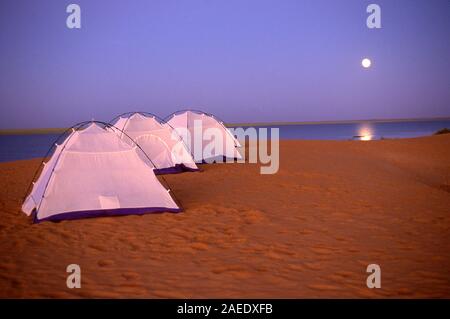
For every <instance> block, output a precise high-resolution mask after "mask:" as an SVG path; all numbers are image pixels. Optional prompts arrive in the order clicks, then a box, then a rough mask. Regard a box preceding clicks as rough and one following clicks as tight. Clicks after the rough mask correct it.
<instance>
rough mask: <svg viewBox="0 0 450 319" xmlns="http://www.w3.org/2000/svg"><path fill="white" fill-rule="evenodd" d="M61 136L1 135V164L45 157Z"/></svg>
mask: <svg viewBox="0 0 450 319" xmlns="http://www.w3.org/2000/svg"><path fill="white" fill-rule="evenodd" d="M58 136H59V134H33V135H0V162H8V161H15V160H20V159H29V158H35V157H41V158H42V157H43V156H45V154H46V153H47V151H48V150H49V149H50V147H51V146H52V145H53V143H54V142H55V141H56V139H57V138H58Z"/></svg>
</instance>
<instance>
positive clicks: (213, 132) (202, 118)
mask: <svg viewBox="0 0 450 319" xmlns="http://www.w3.org/2000/svg"><path fill="white" fill-rule="evenodd" d="M165 120H166V121H167V123H168V124H170V126H172V127H173V128H174V129H175V130H177V132H178V133H179V134H180V136H181V137H182V138H183V140H184V142H185V144H186V146H187V147H188V149H189V151H190V152H191V154H192V156H193V158H194V159H195V161H196V162H201V161H209V160H212V159H217V158H221V159H223V158H233V159H241V158H242V157H241V155H240V154H239V151H238V150H237V148H238V147H241V145H240V143H239V141H238V140H237V139H236V138H235V137H234V136H233V134H231V132H230V131H229V130H228V129H227V128H226V127H225V125H224V124H223V122H222V121H220V120H219V119H217V118H216V117H215V116H213V115H212V114H208V113H205V112H202V111H197V110H184V111H178V112H175V113H173V114H171V115H169V116H168V117H167V118H166V119H165Z"/></svg>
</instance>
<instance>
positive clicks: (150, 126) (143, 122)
mask: <svg viewBox="0 0 450 319" xmlns="http://www.w3.org/2000/svg"><path fill="white" fill-rule="evenodd" d="M111 123H112V124H113V125H114V126H115V127H117V128H118V129H119V130H121V131H123V132H124V133H126V136H125V140H128V137H131V138H132V139H133V141H134V142H135V143H137V144H138V145H139V146H140V147H141V148H142V149H143V151H144V152H145V153H146V154H147V155H148V156H149V157H150V159H151V160H152V162H153V163H154V164H155V173H156V174H168V173H178V172H183V171H197V170H198V167H197V165H195V162H194V160H193V158H192V156H191V154H190V152H189V151H188V149H187V148H186V146H185V144H184V142H183V140H182V139H181V137H180V136H179V135H178V134H177V132H176V131H175V130H174V129H173V128H172V127H171V126H170V125H169V124H167V123H164V122H163V121H162V120H159V119H158V118H157V117H156V116H155V115H153V114H150V113H143V112H132V113H126V114H122V115H120V116H119V117H117V118H116V119H114V120H112V121H111Z"/></svg>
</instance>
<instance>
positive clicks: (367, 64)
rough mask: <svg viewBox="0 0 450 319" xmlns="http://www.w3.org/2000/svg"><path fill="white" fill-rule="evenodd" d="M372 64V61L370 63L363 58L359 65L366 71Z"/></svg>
mask: <svg viewBox="0 0 450 319" xmlns="http://www.w3.org/2000/svg"><path fill="white" fill-rule="evenodd" d="M371 64H372V61H370V59H368V58H364V59H363V60H362V61H361V65H362V66H363V68H365V69H368V68H370V65H371Z"/></svg>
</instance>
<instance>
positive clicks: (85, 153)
mask: <svg viewBox="0 0 450 319" xmlns="http://www.w3.org/2000/svg"><path fill="white" fill-rule="evenodd" d="M119 134H120V132H119V131H117V130H115V129H114V128H111V127H108V126H104V127H102V126H100V125H99V124H97V123H90V124H84V125H83V126H79V127H77V128H76V129H75V128H74V129H73V131H72V132H71V133H70V135H68V136H67V138H66V139H65V140H64V142H63V143H62V144H60V145H56V149H55V151H54V153H53V155H52V156H51V158H50V160H49V161H48V162H47V163H45V165H44V167H43V169H42V171H41V173H40V176H39V178H38V179H37V180H36V182H35V183H33V188H32V191H31V193H30V194H29V195H28V197H27V198H26V200H25V202H24V203H23V205H22V210H23V212H24V213H26V214H27V215H30V214H31V213H33V212H34V213H35V215H34V218H35V222H40V221H44V220H65V219H75V218H83V217H93V216H110V215H111V216H112V215H126V214H143V213H148V212H155V211H170V212H178V211H180V208H179V207H178V206H177V204H176V203H175V201H174V200H173V199H172V197H171V195H170V194H169V191H168V190H167V189H165V188H164V187H163V186H162V185H161V183H160V182H159V180H158V179H157V177H156V176H155V174H154V172H153V167H152V166H151V165H150V164H149V163H148V162H146V161H144V160H143V158H144V157H145V156H144V155H145V154H144V155H139V152H142V151H141V150H140V149H139V148H138V147H137V146H136V145H130V144H128V143H125V142H124V141H123V140H122V139H121V138H120V136H119Z"/></svg>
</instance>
